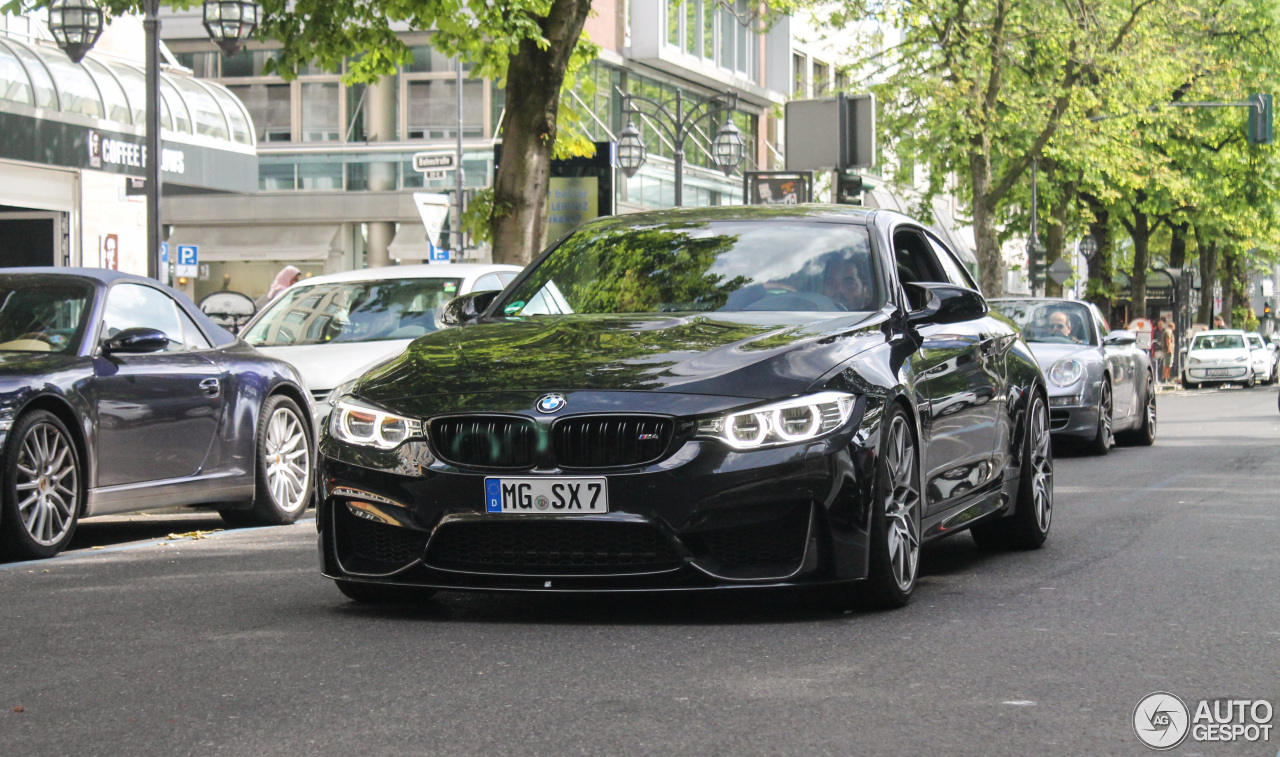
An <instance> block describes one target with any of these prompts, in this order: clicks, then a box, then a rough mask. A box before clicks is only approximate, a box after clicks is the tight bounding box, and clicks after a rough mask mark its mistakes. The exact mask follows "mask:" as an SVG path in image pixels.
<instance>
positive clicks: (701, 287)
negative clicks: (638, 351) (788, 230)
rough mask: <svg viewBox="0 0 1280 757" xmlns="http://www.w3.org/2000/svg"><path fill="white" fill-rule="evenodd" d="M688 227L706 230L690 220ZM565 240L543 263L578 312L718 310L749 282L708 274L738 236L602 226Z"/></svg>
mask: <svg viewBox="0 0 1280 757" xmlns="http://www.w3.org/2000/svg"><path fill="white" fill-rule="evenodd" d="M688 226H689V227H690V228H692V229H702V228H705V227H703V226H702V225H701V224H689V225H688ZM581 238H582V239H584V241H582V242H577V241H576V240H574V239H571V240H569V242H568V243H566V246H565V247H564V248H561V249H560V250H558V251H557V252H556V253H553V254H552V255H551V256H550V257H549V258H548V259H547V260H546V261H545V262H544V263H543V265H542V268H543V270H542V272H541V273H542V275H541V276H539V279H540V280H542V281H546V280H548V279H550V280H553V281H555V282H556V285H557V286H559V287H560V289H561V291H562V292H563V293H564V295H565V297H566V298H567V299H568V300H569V302H570V303H572V304H573V307H574V309H575V310H577V311H578V312H580V313H645V312H654V311H658V310H667V311H678V310H700V311H705V310H717V309H719V308H721V307H723V306H724V304H725V302H727V301H728V299H729V294H730V293H732V292H734V291H735V290H737V289H740V288H741V287H742V286H744V285H745V284H746V283H747V282H748V281H749V280H748V279H747V278H745V277H743V276H737V277H735V278H733V279H731V280H729V281H725V280H724V276H721V275H719V274H712V273H708V271H709V270H710V269H711V266H712V265H714V264H715V262H716V259H717V258H718V257H719V256H720V255H722V254H724V253H726V252H728V251H729V250H731V249H733V246H734V244H735V243H736V242H737V241H738V237H737V236H736V235H730V234H722V235H718V236H705V237H697V236H694V235H693V234H691V233H689V232H687V231H678V230H675V229H673V228H672V226H670V225H668V226H663V227H654V228H647V229H644V228H642V229H635V228H629V229H625V230H621V229H620V230H606V231H602V232H601V233H599V234H595V235H592V236H590V237H587V236H586V235H583V236H582V237H581Z"/></svg>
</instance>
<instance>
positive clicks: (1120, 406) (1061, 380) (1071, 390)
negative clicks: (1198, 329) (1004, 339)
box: [991, 297, 1156, 455]
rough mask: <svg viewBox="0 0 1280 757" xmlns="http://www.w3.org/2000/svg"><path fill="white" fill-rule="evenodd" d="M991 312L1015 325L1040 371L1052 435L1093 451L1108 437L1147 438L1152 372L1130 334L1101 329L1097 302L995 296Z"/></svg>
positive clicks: (1152, 426)
mask: <svg viewBox="0 0 1280 757" xmlns="http://www.w3.org/2000/svg"><path fill="white" fill-rule="evenodd" d="M991 309H992V310H994V311H996V312H998V313H1000V314H1001V315H1003V316H1005V317H1006V318H1008V319H1009V320H1010V321H1011V322H1012V323H1013V324H1014V325H1015V326H1016V327H1017V328H1018V329H1019V330H1021V332H1022V337H1023V339H1026V340H1027V344H1029V345H1030V346H1031V352H1032V353H1034V354H1035V356H1036V360H1037V361H1038V362H1039V363H1040V367H1041V368H1043V369H1044V374H1045V376H1046V377H1047V378H1048V386H1049V423H1050V429H1051V431H1052V433H1053V436H1054V437H1055V438H1068V439H1072V440H1077V441H1082V442H1084V443H1085V444H1086V445H1087V449H1088V450H1089V451H1090V452H1092V453H1094V454H1096V455H1105V454H1107V451H1108V450H1110V449H1111V445H1112V442H1113V441H1119V442H1121V443H1128V444H1137V445H1144V446H1145V445H1150V444H1153V443H1154V442H1155V439H1156V383H1155V369H1154V367H1153V366H1152V365H1151V356H1150V355H1148V354H1147V351H1146V350H1143V349H1141V348H1139V347H1138V346H1137V337H1136V336H1135V335H1134V333H1133V332H1132V331H1126V330H1123V329H1117V330H1115V331H1111V330H1109V329H1108V327H1107V322H1106V319H1104V318H1103V317H1102V314H1101V313H1100V312H1098V309H1097V307H1096V306H1094V305H1093V304H1091V303H1088V302H1082V301H1079V300H1065V299H1057V298H1050V297H1030V298H1028V297H1023V298H1001V299H993V300H991Z"/></svg>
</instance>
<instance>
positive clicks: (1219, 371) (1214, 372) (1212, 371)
mask: <svg viewBox="0 0 1280 757" xmlns="http://www.w3.org/2000/svg"><path fill="white" fill-rule="evenodd" d="M1231 373H1232V370H1231V369H1230V368H1209V369H1208V370H1206V371H1205V372H1204V375H1205V376H1210V377H1219V376H1223V377H1225V376H1230V375H1231Z"/></svg>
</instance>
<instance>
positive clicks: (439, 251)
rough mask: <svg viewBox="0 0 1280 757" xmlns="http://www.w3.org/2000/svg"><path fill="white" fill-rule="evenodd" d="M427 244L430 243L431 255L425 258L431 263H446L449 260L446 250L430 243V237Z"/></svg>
mask: <svg viewBox="0 0 1280 757" xmlns="http://www.w3.org/2000/svg"><path fill="white" fill-rule="evenodd" d="M427 244H429V245H431V254H430V255H431V256H430V257H429V258H427V259H428V260H430V261H431V262H432V263H448V262H449V251H448V250H446V249H443V248H440V247H436V246H435V245H434V244H431V240H430V239H428V240H427Z"/></svg>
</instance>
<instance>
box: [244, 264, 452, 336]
mask: <svg viewBox="0 0 1280 757" xmlns="http://www.w3.org/2000/svg"><path fill="white" fill-rule="evenodd" d="M460 285H461V281H460V280H459V279H389V280H385V281H341V282H332V283H327V284H315V285H312V286H301V287H294V288H292V289H289V290H288V291H286V292H285V293H284V294H283V295H282V296H281V297H280V298H279V299H277V300H276V302H275V303H274V304H273V305H272V306H271V307H270V308H268V309H267V310H266V311H265V312H264V313H263V314H262V316H261V317H259V318H258V320H257V322H255V323H254V324H253V326H252V327H251V328H250V329H249V331H248V333H246V334H245V337H244V338H245V341H247V342H248V343H249V344H252V345H253V346H255V347H275V346H280V345H298V344H332V343H337V342H374V341H380V340H386V339H415V338H417V337H420V336H422V335H423V334H426V333H427V332H430V331H435V330H436V328H437V326H436V323H437V321H436V308H438V307H440V306H441V305H443V304H444V303H446V302H448V301H449V300H451V299H453V298H454V297H456V296H457V295H458V288H459V286H460Z"/></svg>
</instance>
